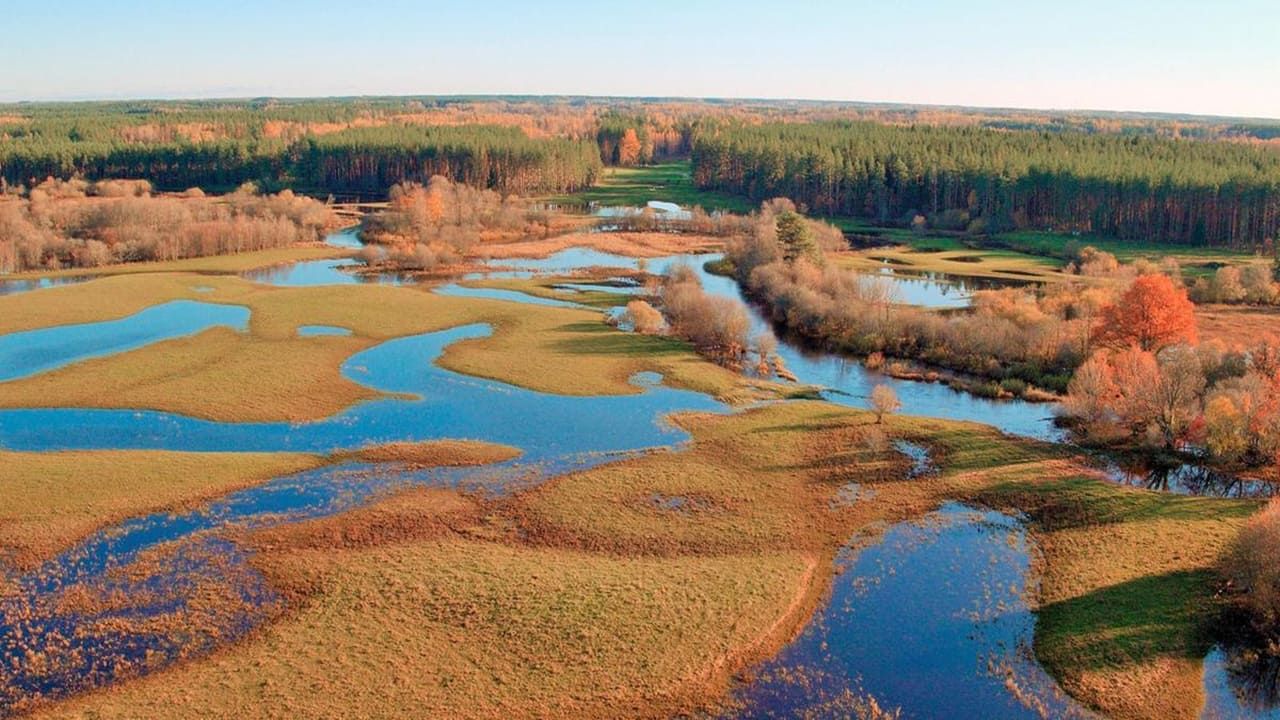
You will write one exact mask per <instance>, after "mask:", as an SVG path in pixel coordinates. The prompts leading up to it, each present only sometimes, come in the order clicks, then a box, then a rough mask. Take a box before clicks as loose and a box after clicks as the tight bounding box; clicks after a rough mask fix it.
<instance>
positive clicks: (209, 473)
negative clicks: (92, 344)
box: [0, 450, 325, 568]
mask: <svg viewBox="0 0 1280 720" xmlns="http://www.w3.org/2000/svg"><path fill="white" fill-rule="evenodd" d="M324 462H325V460H324V459H323V458H320V457H318V456H314V455H303V454H292V453H275V454H272V453H182V452H159V451H149V450H93V451H82V452H79V451H78V452H50V453H26V452H0V496H3V497H4V502H3V503H0V548H2V549H3V554H4V556H5V558H4V559H5V560H6V561H7V562H9V563H11V564H14V565H16V566H18V567H22V568H29V567H31V566H33V565H34V564H36V563H38V562H40V561H41V560H43V559H45V558H48V557H50V556H51V555H53V554H55V553H57V552H58V551H60V550H64V549H66V548H67V547H69V546H71V545H72V544H74V543H75V542H76V541H78V540H80V539H82V538H84V537H85V536H87V535H89V534H90V533H92V532H93V531H95V530H97V529H98V528H100V527H102V526H103V525H106V524H109V523H111V522H115V521H118V520H122V519H124V518H127V517H132V516H135V515H143V514H147V513H152V512H159V511H162V510H166V509H176V508H181V507H186V506H189V505H191V504H193V503H195V502H198V501H200V500H205V499H208V498H212V497H217V496H219V495H223V494H225V493H227V492H230V491H232V490H237V489H240V488H243V487H248V486H250V485H254V484H257V483H259V482H262V481H265V480H268V479H270V478H272V477H276V476H278V475H285V474H288V473H292V472H298V471H301V470H305V469H307V468H311V467H315V466H317V465H320V464H323V463H324Z"/></svg>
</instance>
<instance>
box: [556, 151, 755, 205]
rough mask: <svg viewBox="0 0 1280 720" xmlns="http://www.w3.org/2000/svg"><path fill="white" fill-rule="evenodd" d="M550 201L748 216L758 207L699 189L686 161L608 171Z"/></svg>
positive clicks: (745, 201) (730, 196)
mask: <svg viewBox="0 0 1280 720" xmlns="http://www.w3.org/2000/svg"><path fill="white" fill-rule="evenodd" d="M549 200H550V201H552V202H559V203H578V204H581V203H598V204H600V205H621V206H632V207H644V205H645V203H647V202H649V201H650V200H659V201H663V202H673V203H676V204H677V205H680V206H682V207H694V206H695V205H696V206H698V207H701V208H702V209H704V210H706V211H708V212H710V211H712V210H729V211H731V212H738V213H747V212H750V211H751V210H753V209H754V208H755V203H752V202H750V201H749V200H746V199H744V198H741V197H738V196H736V195H730V194H728V193H721V192H711V191H706V190H699V189H698V188H696V187H695V186H694V184H693V176H692V175H691V174H690V169H689V162H688V161H687V160H681V161H676V162H669V163H661V164H658V165H647V166H644V167H634V168H605V171H604V175H603V176H602V177H601V178H600V180H599V181H597V182H596V184H595V185H594V186H592V187H590V188H587V189H586V190H583V191H582V192H578V193H573V194H571V195H560V196H556V197H554V198H549Z"/></svg>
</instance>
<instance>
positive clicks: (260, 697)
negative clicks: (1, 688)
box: [48, 539, 806, 718]
mask: <svg viewBox="0 0 1280 720" xmlns="http://www.w3.org/2000/svg"><path fill="white" fill-rule="evenodd" d="M272 562H273V564H276V565H278V567H279V569H278V570H277V571H276V572H277V573H278V575H277V578H278V581H283V582H288V583H294V584H296V585H297V586H301V587H306V588H308V592H310V593H313V594H312V595H311V597H312V599H311V600H310V601H309V602H308V604H307V605H305V606H304V607H303V608H302V609H301V610H299V611H298V613H297V614H295V615H293V616H291V617H289V618H287V619H285V620H283V621H282V622H280V623H278V624H276V625H274V626H272V627H270V628H269V629H268V630H266V631H265V632H264V633H262V634H261V635H260V636H259V637H258V638H256V639H255V640H254V641H253V642H252V643H251V644H250V645H246V646H242V647H238V648H234V649H232V650H230V651H228V652H226V653H223V654H221V655H219V656H217V657H215V658H213V659H211V660H210V661H206V662H198V663H194V664H192V665H190V666H188V667H186V668H183V669H181V670H179V671H177V672H176V673H166V674H162V675H159V676H156V677H151V678H146V679H143V680H142V681H140V682H137V683H134V684H131V685H126V686H121V687H119V688H118V689H116V690H114V691H109V692H107V693H102V694H99V695H96V696H91V697H89V698H86V699H85V700H84V701H80V702H73V703H69V704H68V705H67V706H66V707H65V708H61V709H60V710H57V711H55V712H51V713H48V716H77V715H80V714H82V713H83V714H90V715H92V716H94V717H101V718H112V717H119V718H126V717H129V718H132V717H139V716H146V717H154V718H164V717H174V718H177V717H186V716H188V715H189V712H190V707H192V706H193V704H194V705H195V706H199V707H200V708H201V714H202V715H203V716H205V717H220V718H230V717H263V716H266V715H268V714H278V715H281V716H295V717H357V716H358V717H369V718H392V717H404V716H405V714H406V713H407V714H411V715H415V716H420V717H457V718H492V717H498V716H510V717H618V716H628V717H630V716H659V707H660V706H666V707H670V706H671V705H675V704H681V703H680V701H682V700H684V699H685V698H684V697H681V691H682V690H683V687H682V686H683V684H684V682H687V680H688V679H689V678H691V677H696V676H697V675H699V674H701V673H702V672H704V671H705V669H706V668H708V667H712V666H714V665H715V663H716V662H717V661H718V660H720V658H722V657H723V656H724V654H725V653H726V652H727V651H728V650H729V649H730V648H731V647H733V646H734V645H735V644H739V643H743V642H749V641H750V640H751V639H752V633H753V632H754V631H755V629H756V628H759V627H761V626H768V625H769V624H770V622H772V620H773V619H774V617H775V616H776V615H777V613H778V612H779V609H780V606H785V604H786V603H787V601H788V600H789V598H787V597H785V596H783V597H778V596H776V595H775V594H774V593H773V592H772V591H773V590H774V589H775V588H777V587H787V586H789V585H792V584H794V583H796V582H797V581H798V580H799V578H800V577H801V576H802V575H803V573H804V570H805V568H806V565H805V564H804V562H803V561H802V560H801V559H800V558H797V557H795V556H789V555H782V556H777V557H748V558H685V559H680V560H670V559H664V560H655V559H623V558H612V557H606V556H594V555H587V554H584V553H575V552H570V551H562V550H547V549H530V548H517V547H510V546H506V545H502V544H497V543H488V542H484V541H468V540H458V539H442V540H432V541H423V542H418V543H414V544H405V545H392V546H385V547H375V548H362V549H359V550H354V551H343V552H334V551H333V550H332V549H323V550H299V551H294V552H291V553H288V554H286V555H283V556H279V557H277V558H274V559H273V560H272ZM605 618H607V619H608V621H607V626H603V627H602V626H601V624H600V623H601V620H602V619H605ZM179 678H180V681H178V682H175V680H179ZM664 701H665V702H664ZM77 706H79V707H77Z"/></svg>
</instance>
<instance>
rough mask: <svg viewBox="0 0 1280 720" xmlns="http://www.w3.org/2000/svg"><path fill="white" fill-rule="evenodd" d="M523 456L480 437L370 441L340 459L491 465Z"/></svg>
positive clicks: (427, 464) (410, 463) (426, 463)
mask: <svg viewBox="0 0 1280 720" xmlns="http://www.w3.org/2000/svg"><path fill="white" fill-rule="evenodd" d="M517 457H520V449H519V448H514V447H511V446H510V445H497V444H495V443H488V442H482V441H480V440H429V441H426V442H416V443H415V442H396V443H384V444H382V445H369V446H367V447H362V448H360V449H358V450H353V451H351V452H345V453H340V454H339V455H338V456H337V459H341V460H357V461H360V462H371V463H406V464H409V465H419V466H423V467H427V466H461V465H488V464H490V463H499V462H504V461H506V460H513V459H515V458H517Z"/></svg>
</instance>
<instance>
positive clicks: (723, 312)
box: [661, 265, 751, 369]
mask: <svg viewBox="0 0 1280 720" xmlns="http://www.w3.org/2000/svg"><path fill="white" fill-rule="evenodd" d="M661 298H662V314H663V315H664V316H666V318H667V324H668V325H669V326H670V328H671V332H672V333H674V334H675V335H677V336H679V337H681V338H684V339H685V340H688V341H689V342H690V343H692V344H693V346H694V348H695V349H696V350H697V351H698V352H699V353H700V354H702V355H704V356H706V357H708V358H710V359H712V360H714V361H715V362H717V363H719V364H721V365H724V366H725V367H730V368H735V369H738V368H741V367H743V365H744V363H745V361H746V359H747V353H748V351H749V350H750V332H751V318H750V317H749V316H748V315H747V311H746V309H745V308H743V307H742V305H741V304H740V303H737V302H735V301H733V300H732V299H730V298H724V297H717V296H715V295H710V294H708V293H707V292H706V291H705V290H703V289H702V283H701V282H699V281H698V276H697V274H696V273H694V272H693V270H692V269H691V268H689V267H688V266H685V265H677V266H676V267H674V268H672V269H671V271H670V272H668V273H667V276H666V277H665V278H664V279H663V282H662V289H661Z"/></svg>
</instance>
